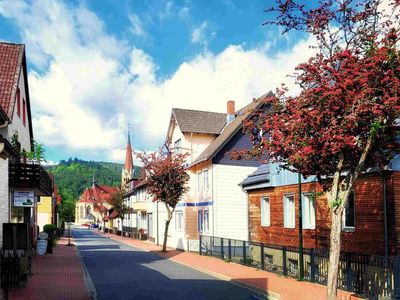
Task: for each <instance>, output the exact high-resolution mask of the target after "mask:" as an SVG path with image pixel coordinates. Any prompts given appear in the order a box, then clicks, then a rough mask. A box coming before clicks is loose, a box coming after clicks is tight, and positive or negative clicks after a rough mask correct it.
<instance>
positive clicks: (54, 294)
mask: <svg viewBox="0 0 400 300" xmlns="http://www.w3.org/2000/svg"><path fill="white" fill-rule="evenodd" d="M67 243H68V238H65V237H62V238H61V239H60V240H59V241H58V242H57V246H56V247H54V248H53V253H54V254H53V255H52V254H47V255H46V256H45V257H39V256H35V257H34V258H33V260H32V272H33V275H32V277H31V278H30V279H29V281H28V284H27V286H26V287H25V288H13V289H11V290H10V293H9V299H11V300H13V299H21V300H31V299H32V300H63V299H65V300H67V299H68V300H70V299H71V300H88V299H90V297H89V293H88V290H87V288H86V286H85V279H84V271H83V267H82V264H81V260H80V258H79V257H78V255H77V251H76V247H75V246H66V244H67Z"/></svg>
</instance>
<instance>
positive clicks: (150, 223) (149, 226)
mask: <svg viewBox="0 0 400 300" xmlns="http://www.w3.org/2000/svg"><path fill="white" fill-rule="evenodd" d="M147 232H148V235H149V237H153V214H147Z"/></svg>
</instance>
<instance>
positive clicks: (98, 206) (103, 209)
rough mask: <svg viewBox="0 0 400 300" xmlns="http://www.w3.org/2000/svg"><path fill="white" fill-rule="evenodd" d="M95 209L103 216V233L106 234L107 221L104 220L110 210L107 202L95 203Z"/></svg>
mask: <svg viewBox="0 0 400 300" xmlns="http://www.w3.org/2000/svg"><path fill="white" fill-rule="evenodd" d="M94 209H95V210H97V211H98V212H99V214H100V216H101V221H102V222H103V232H105V221H104V218H105V216H106V215H107V212H108V208H107V204H106V203H105V202H95V203H94Z"/></svg>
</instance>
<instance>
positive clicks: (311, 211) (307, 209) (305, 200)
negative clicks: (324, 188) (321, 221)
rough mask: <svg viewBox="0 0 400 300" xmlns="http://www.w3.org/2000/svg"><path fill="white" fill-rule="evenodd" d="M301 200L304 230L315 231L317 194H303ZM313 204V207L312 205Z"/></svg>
mask: <svg viewBox="0 0 400 300" xmlns="http://www.w3.org/2000/svg"><path fill="white" fill-rule="evenodd" d="M301 196H302V199H301V206H302V207H301V214H302V220H303V229H315V227H316V209H317V208H316V201H315V193H311V192H307V193H303V194H302V195H301ZM310 204H312V206H311V205H310Z"/></svg>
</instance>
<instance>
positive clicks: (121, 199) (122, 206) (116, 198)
mask: <svg viewBox="0 0 400 300" xmlns="http://www.w3.org/2000/svg"><path fill="white" fill-rule="evenodd" d="M125 193H126V192H125V191H124V190H118V191H116V192H114V193H112V194H111V196H110V198H109V199H108V203H109V204H110V205H111V207H112V209H113V210H114V211H116V212H117V216H118V218H120V219H121V237H122V236H124V218H125V215H126V214H127V213H128V212H129V207H128V205H127V204H126V203H125Z"/></svg>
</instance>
